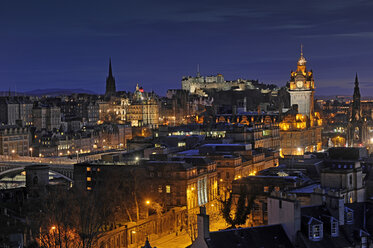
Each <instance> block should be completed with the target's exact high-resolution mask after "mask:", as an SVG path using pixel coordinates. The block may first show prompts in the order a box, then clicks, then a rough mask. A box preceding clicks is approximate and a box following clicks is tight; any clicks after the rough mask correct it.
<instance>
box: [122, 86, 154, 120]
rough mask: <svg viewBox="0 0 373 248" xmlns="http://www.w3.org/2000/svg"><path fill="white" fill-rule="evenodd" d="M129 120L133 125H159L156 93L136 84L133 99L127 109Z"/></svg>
mask: <svg viewBox="0 0 373 248" xmlns="http://www.w3.org/2000/svg"><path fill="white" fill-rule="evenodd" d="M126 119H127V121H128V122H130V123H131V125H132V126H135V127H138V126H152V127H157V126H158V123H159V106H158V100H157V99H156V96H155V94H153V93H146V92H144V89H143V88H142V87H139V85H137V86H136V90H135V92H134V94H133V98H132V101H131V103H130V105H129V106H128V110H127V118H126Z"/></svg>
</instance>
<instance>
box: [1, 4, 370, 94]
mask: <svg viewBox="0 0 373 248" xmlns="http://www.w3.org/2000/svg"><path fill="white" fill-rule="evenodd" d="M19 3H22V6H23V8H19V7H18V6H19ZM372 7H373V5H372V3H369V2H368V1H357V2H354V3H351V2H350V1H332V3H330V2H328V3H323V2H321V1H314V2H312V3H307V2H300V3H298V4H296V5H295V4H294V3H292V2H291V1H282V2H281V3H280V2H276V1H269V2H266V3H265V4H264V3H248V2H244V1H236V2H234V3H229V4H228V3H224V2H223V1H214V2H212V1H205V2H202V3H200V2H196V1H188V2H187V3H186V2H173V1H161V2H157V3H154V2H151V1H141V2H136V3H119V2H114V1H111V2H108V3H106V2H105V3H100V2H90V5H87V4H86V2H80V3H76V2H72V1H67V2H64V4H58V3H53V2H45V3H42V2H38V3H35V2H33V3H29V2H26V1H18V2H16V3H14V2H7V3H3V4H2V8H1V10H0V13H1V15H0V16H1V17H0V20H1V21H2V23H4V25H2V27H0V31H1V34H2V35H1V41H0V54H1V56H0V81H1V82H2V83H1V87H0V90H1V91H8V90H9V89H10V90H12V91H14V90H16V91H20V92H23V91H29V90H34V89H38V88H66V89H71V88H83V89H89V90H92V91H94V92H96V93H101V94H103V93H104V91H105V79H106V77H107V73H108V69H107V68H108V61H109V57H111V58H112V61H113V74H114V77H115V79H116V84H117V88H118V90H125V91H133V90H134V89H135V86H136V83H139V84H140V85H142V86H143V87H144V89H145V90H146V91H151V90H154V91H156V93H158V94H161V95H165V92H166V90H167V89H169V88H180V87H181V78H182V76H187V75H195V74H196V70H197V64H199V65H200V71H201V74H202V75H212V74H217V73H222V74H223V75H224V77H225V78H226V79H229V80H234V79H236V78H246V79H254V80H256V79H258V80H259V81H261V82H264V83H267V84H276V85H278V86H285V84H286V82H287V81H289V76H288V75H289V70H290V69H293V70H294V69H295V68H296V61H297V60H298V58H299V52H300V51H299V50H300V44H304V55H305V57H306V59H307V60H308V64H307V66H308V68H309V69H312V70H313V71H314V73H315V84H316V94H317V95H332V94H333V95H334V94H343V95H352V93H353V92H352V87H353V81H354V75H355V73H356V72H358V74H359V78H360V79H361V82H360V84H361V88H362V94H363V96H367V95H369V94H372V93H373V88H372V86H371V85H372V84H371V82H372V80H373V72H371V70H370V67H371V55H372V53H373V49H372V46H371V45H370V43H371V40H372V37H373V36H372V32H371V28H370V26H369V23H370V22H371V21H372V17H371V15H370V12H371V10H372ZM352 61H353V62H354V63H353V64H352ZM154 85H157V87H155V86H154Z"/></svg>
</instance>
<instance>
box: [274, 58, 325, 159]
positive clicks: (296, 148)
mask: <svg viewBox="0 0 373 248" xmlns="http://www.w3.org/2000/svg"><path fill="white" fill-rule="evenodd" d="M306 62H307V61H306V59H305V58H304V57H303V51H302V52H301V56H300V58H299V60H298V66H297V70H296V71H295V72H293V71H292V72H291V77H290V83H289V86H288V87H289V89H288V91H289V94H290V104H291V106H292V107H291V109H290V110H289V111H288V112H286V113H285V115H284V116H283V119H282V122H281V123H280V139H281V148H280V151H281V154H282V155H303V154H304V153H305V152H314V151H320V150H321V145H322V140H321V129H322V127H321V126H322V119H321V117H320V114H319V113H317V112H314V105H313V103H314V91H315V82H314V79H313V72H312V70H311V71H308V70H307V69H306Z"/></svg>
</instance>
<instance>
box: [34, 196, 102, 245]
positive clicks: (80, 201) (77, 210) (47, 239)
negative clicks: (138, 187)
mask: <svg viewBox="0 0 373 248" xmlns="http://www.w3.org/2000/svg"><path fill="white" fill-rule="evenodd" d="M30 203H31V204H34V203H35V202H30ZM35 206H37V207H36V208H35ZM108 212H109V209H108V208H107V206H106V204H105V200H104V201H103V200H102V198H101V195H100V194H99V192H87V191H76V190H75V191H73V190H71V191H66V190H54V191H53V190H52V191H50V192H49V195H48V196H47V198H46V199H42V200H41V203H40V204H39V205H34V206H33V209H31V211H30V212H29V214H28V215H29V216H30V221H29V222H30V227H31V231H32V235H33V237H34V239H35V240H36V241H37V242H38V243H39V244H40V246H41V247H45V248H49V247H53V248H55V247H61V248H62V247H63V248H91V247H95V246H96V243H97V241H98V239H99V237H100V235H101V234H102V227H103V226H104V224H105V220H106V219H105V218H106V217H107V216H108Z"/></svg>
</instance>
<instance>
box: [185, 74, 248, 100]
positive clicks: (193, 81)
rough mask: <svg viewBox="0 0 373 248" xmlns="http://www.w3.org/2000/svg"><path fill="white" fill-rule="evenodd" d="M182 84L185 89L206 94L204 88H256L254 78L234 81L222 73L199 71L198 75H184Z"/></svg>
mask: <svg viewBox="0 0 373 248" xmlns="http://www.w3.org/2000/svg"><path fill="white" fill-rule="evenodd" d="M181 86H182V89H183V90H187V91H189V92H190V93H193V94H198V95H202V96H205V95H206V93H205V92H204V91H203V90H206V89H215V90H218V91H220V90H223V91H227V90H231V89H234V90H241V91H242V90H245V89H255V86H254V85H253V80H245V79H237V80H234V81H226V80H225V79H224V76H223V75H222V74H217V75H216V76H206V77H204V76H201V74H200V73H199V72H198V73H197V76H196V77H191V76H189V77H183V78H182V80H181Z"/></svg>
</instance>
